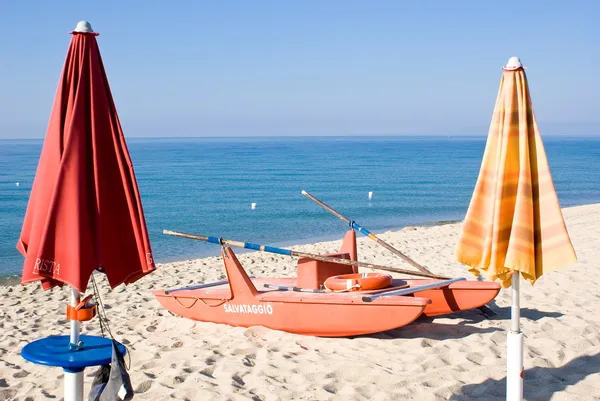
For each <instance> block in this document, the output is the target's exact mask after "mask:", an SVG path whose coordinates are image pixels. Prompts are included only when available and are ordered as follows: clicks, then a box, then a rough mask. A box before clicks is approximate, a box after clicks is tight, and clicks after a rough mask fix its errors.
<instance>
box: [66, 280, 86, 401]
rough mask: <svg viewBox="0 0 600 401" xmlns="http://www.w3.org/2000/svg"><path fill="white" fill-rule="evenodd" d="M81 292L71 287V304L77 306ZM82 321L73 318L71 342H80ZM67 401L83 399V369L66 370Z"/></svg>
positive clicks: (75, 343) (73, 343)
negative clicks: (75, 370) (73, 371)
mask: <svg viewBox="0 0 600 401" xmlns="http://www.w3.org/2000/svg"><path fill="white" fill-rule="evenodd" d="M80 295H81V294H80V293H79V291H77V290H76V289H74V288H71V306H73V307H75V306H77V304H78V303H79V300H80V298H81V297H80ZM80 330H81V322H79V321H77V320H71V344H72V345H77V344H79V332H80ZM64 395H65V401H83V371H81V372H77V373H72V372H67V371H65V388H64Z"/></svg>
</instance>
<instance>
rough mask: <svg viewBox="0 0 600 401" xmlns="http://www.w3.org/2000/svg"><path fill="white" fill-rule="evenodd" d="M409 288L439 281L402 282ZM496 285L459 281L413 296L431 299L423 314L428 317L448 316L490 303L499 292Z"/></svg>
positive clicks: (484, 282)
mask: <svg viewBox="0 0 600 401" xmlns="http://www.w3.org/2000/svg"><path fill="white" fill-rule="evenodd" d="M404 281H406V282H407V283H408V285H409V286H410V287H416V286H420V285H425V284H429V283H433V282H436V281H440V280H419V279H415V280H404ZM500 289H501V286H500V284H498V283H494V282H489V281H475V280H467V281H459V282H456V283H452V284H450V285H449V286H447V287H444V288H437V289H433V290H426V291H418V292H415V293H414V294H413V295H414V296H415V297H423V298H429V299H431V303H430V304H429V305H427V307H426V308H425V311H424V312H423V314H424V315H425V316H428V317H434V316H441V315H448V314H451V313H455V312H461V311H466V310H470V309H476V308H479V307H481V306H484V305H485V304H487V303H488V302H491V301H492V300H493V299H494V298H496V296H497V295H498V293H499V292H500Z"/></svg>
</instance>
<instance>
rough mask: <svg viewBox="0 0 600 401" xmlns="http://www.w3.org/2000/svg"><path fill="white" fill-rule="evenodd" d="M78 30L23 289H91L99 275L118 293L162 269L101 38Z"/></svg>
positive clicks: (41, 177)
mask: <svg viewBox="0 0 600 401" xmlns="http://www.w3.org/2000/svg"><path fill="white" fill-rule="evenodd" d="M89 31H90V32H75V31H74V32H72V33H73V37H72V39H71V44H70V47H69V51H68V53H67V59H66V61H65V65H64V68H63V71H62V74H61V77H60V81H59V84H58V90H57V92H56V98H55V100H54V106H53V109H52V114H51V116H50V123H49V126H48V131H47V133H46V139H45V142H44V147H43V149H42V153H41V156H40V161H39V165H38V168H37V172H36V176H35V181H34V183H33V188H32V190H31V195H30V198H29V204H28V206H27V212H26V214H25V220H24V222H23V228H22V232H21V237H20V239H19V242H18V244H17V248H18V249H19V250H20V251H21V253H22V254H23V255H24V256H25V264H24V266H23V276H22V283H23V284H26V283H30V282H33V281H38V280H41V281H42V284H43V287H44V288H45V289H48V288H51V287H53V286H56V285H62V284H68V285H70V286H72V287H73V288H75V289H77V290H79V291H82V292H83V291H85V289H86V287H87V284H88V280H89V278H90V275H91V274H92V272H93V271H94V270H96V269H99V268H100V270H103V271H104V272H105V273H106V276H107V278H108V281H109V283H110V285H111V287H113V288H114V287H116V286H118V285H119V284H122V283H126V284H128V283H131V282H134V281H135V280H137V279H138V278H140V277H142V276H143V275H145V274H147V273H150V272H151V271H153V270H154V269H155V266H154V261H153V259H152V251H151V249H150V241H149V239H148V232H147V229H146V223H145V221H144V213H143V210H142V203H141V200H140V195H139V192H138V188H137V184H136V180H135V174H134V172H133V166H132V164H131V159H130V157H129V153H128V151H127V146H126V144H125V138H124V136H123V131H122V129H121V125H120V123H119V118H118V116H117V110H116V109H115V105H114V102H113V99H112V95H111V92H110V88H109V85H108V80H107V78H106V72H105V71H104V66H103V64H102V58H101V56H100V50H99V49H98V43H97V42H96V36H97V33H94V32H92V31H91V29H89Z"/></svg>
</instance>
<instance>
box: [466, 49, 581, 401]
mask: <svg viewBox="0 0 600 401" xmlns="http://www.w3.org/2000/svg"><path fill="white" fill-rule="evenodd" d="M456 257H457V259H458V261H459V262H461V263H464V264H466V265H468V266H470V267H471V269H470V271H471V272H472V273H474V274H479V273H481V274H483V275H484V276H487V277H488V278H490V279H492V280H495V279H499V280H500V282H501V284H502V286H503V287H505V288H506V287H510V286H511V285H512V309H511V311H512V313H511V330H510V331H509V334H508V339H507V346H508V354H507V399H510V400H521V399H522V396H523V334H522V333H521V331H520V327H519V318H520V308H519V277H520V275H522V276H523V277H524V278H525V280H527V281H529V282H530V283H531V284H534V283H535V281H536V280H537V279H538V278H539V277H540V276H541V275H542V274H544V273H547V272H550V271H552V270H555V269H558V268H560V267H563V266H566V265H569V264H571V263H573V262H575V261H576V256H575V251H574V250H573V246H572V245H571V240H570V238H569V234H568V233H567V229H566V226H565V222H564V219H563V216H562V212H561V209H560V205H559V202H558V197H557V195H556V191H555V189H554V183H553V182H552V176H551V174H550V169H549V167H548V160H547V158H546V152H545V151H544V145H543V143H542V138H541V136H540V133H539V130H538V126H537V123H536V120H535V115H534V113H533V107H532V104H531V97H530V94H529V87H528V84H527V77H526V75H525V70H524V68H523V66H522V65H521V62H520V60H519V59H518V58H517V57H512V58H511V59H510V60H509V62H508V64H507V65H506V66H505V67H504V72H503V74H502V80H501V81H500V90H499V92H498V98H497V100H496V106H495V109H494V115H493V118H492V123H491V126H490V130H489V134H488V139H487V144H486V147H485V152H484V154H483V161H482V163H481V170H480V172H479V177H478V179H477V184H476V186H475V191H474V193H473V197H472V198H471V203H470V205H469V210H468V211H467V215H466V217H465V221H464V224H463V228H462V233H461V235H460V239H459V243H458V247H457V249H456Z"/></svg>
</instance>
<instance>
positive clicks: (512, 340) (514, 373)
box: [506, 270, 523, 401]
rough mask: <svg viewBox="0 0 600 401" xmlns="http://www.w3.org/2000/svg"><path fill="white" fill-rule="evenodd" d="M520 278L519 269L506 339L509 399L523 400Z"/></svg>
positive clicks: (514, 277)
mask: <svg viewBox="0 0 600 401" xmlns="http://www.w3.org/2000/svg"><path fill="white" fill-rule="evenodd" d="M520 279H521V274H520V273H519V271H518V270H517V271H515V272H514V273H513V275H512V286H511V295H512V305H511V309H510V310H511V318H510V330H509V332H508V336H507V339H506V347H507V353H506V400H507V401H521V400H522V399H523V333H522V332H521V328H520V325H519V321H520V319H521V305H520V288H519V282H520Z"/></svg>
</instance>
